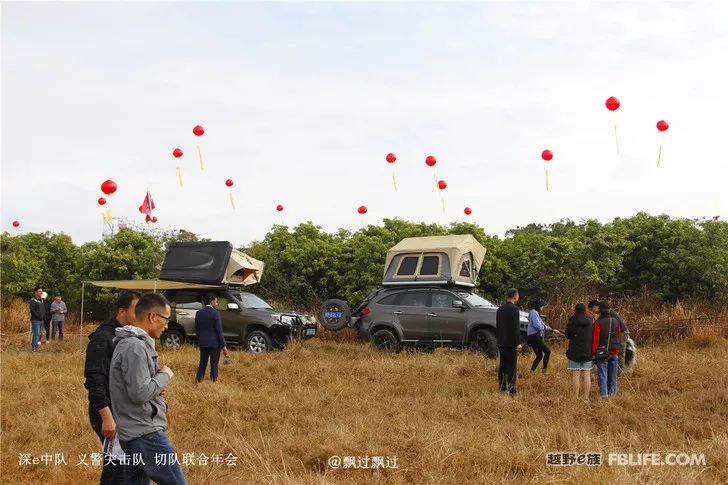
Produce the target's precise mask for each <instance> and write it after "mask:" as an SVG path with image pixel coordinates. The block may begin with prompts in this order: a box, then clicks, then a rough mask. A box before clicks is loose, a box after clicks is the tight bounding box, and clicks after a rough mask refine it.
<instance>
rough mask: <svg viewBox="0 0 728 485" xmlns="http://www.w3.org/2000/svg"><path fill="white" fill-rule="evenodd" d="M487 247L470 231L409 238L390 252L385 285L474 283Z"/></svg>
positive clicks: (473, 284) (469, 284)
mask: <svg viewBox="0 0 728 485" xmlns="http://www.w3.org/2000/svg"><path fill="white" fill-rule="evenodd" d="M483 258H485V248H484V247H483V245H481V244H480V243H479V242H478V241H477V240H476V239H475V237H473V236H472V235H470V234H465V235H453V236H428V237H410V238H406V239H403V240H402V241H400V242H399V243H398V244H397V245H396V246H394V247H393V248H391V249H390V250H389V251H388V252H387V260H386V262H385V264H384V280H383V284H384V285H418V284H420V285H421V284H453V285H462V286H470V287H472V286H475V281H476V279H477V276H478V271H479V270H480V266H481V264H483Z"/></svg>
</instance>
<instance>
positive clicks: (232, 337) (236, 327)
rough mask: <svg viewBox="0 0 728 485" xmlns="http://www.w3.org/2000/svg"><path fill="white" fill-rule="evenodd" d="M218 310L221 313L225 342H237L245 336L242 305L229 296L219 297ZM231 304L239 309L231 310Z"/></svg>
mask: <svg viewBox="0 0 728 485" xmlns="http://www.w3.org/2000/svg"><path fill="white" fill-rule="evenodd" d="M217 302H218V305H217V309H218V310H219V311H220V319H221V320H222V334H223V336H224V337H225V341H230V342H237V341H238V339H239V338H240V336H241V335H242V334H243V328H244V326H245V323H244V321H243V320H244V317H243V314H242V313H241V311H240V309H239V306H240V304H239V303H238V302H237V301H236V300H235V299H234V298H233V297H232V296H231V295H228V294H226V293H225V294H220V295H217ZM230 303H235V305H236V306H237V307H238V308H229V305H230Z"/></svg>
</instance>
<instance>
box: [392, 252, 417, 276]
mask: <svg viewBox="0 0 728 485" xmlns="http://www.w3.org/2000/svg"><path fill="white" fill-rule="evenodd" d="M419 261H420V257H419V256H405V257H404V258H402V262H401V263H399V269H398V270H397V276H413V275H414V274H415V271H417V263H418V262H419Z"/></svg>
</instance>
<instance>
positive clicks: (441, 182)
mask: <svg viewBox="0 0 728 485" xmlns="http://www.w3.org/2000/svg"><path fill="white" fill-rule="evenodd" d="M437 187H438V188H439V189H440V190H445V189H446V188H447V182H445V181H444V180H438V181H437Z"/></svg>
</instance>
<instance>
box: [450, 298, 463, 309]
mask: <svg viewBox="0 0 728 485" xmlns="http://www.w3.org/2000/svg"><path fill="white" fill-rule="evenodd" d="M452 307H453V308H460V309H461V310H465V304H464V303H463V301H462V300H455V301H453V302H452Z"/></svg>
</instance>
